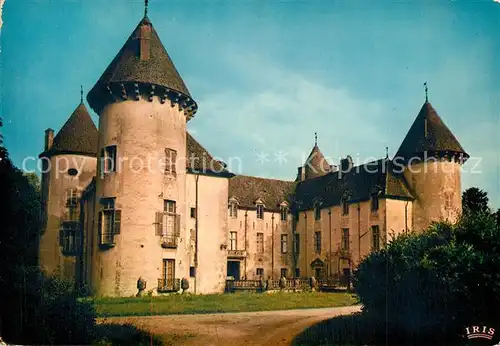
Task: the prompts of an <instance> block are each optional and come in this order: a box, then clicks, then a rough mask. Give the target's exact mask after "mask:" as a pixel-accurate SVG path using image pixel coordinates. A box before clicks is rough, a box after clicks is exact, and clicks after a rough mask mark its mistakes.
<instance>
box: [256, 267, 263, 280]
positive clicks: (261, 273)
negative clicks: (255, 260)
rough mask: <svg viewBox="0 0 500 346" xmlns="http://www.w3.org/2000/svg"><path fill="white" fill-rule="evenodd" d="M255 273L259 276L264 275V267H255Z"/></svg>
mask: <svg viewBox="0 0 500 346" xmlns="http://www.w3.org/2000/svg"><path fill="white" fill-rule="evenodd" d="M256 274H257V276H260V277H261V278H262V277H264V268H257V271H256Z"/></svg>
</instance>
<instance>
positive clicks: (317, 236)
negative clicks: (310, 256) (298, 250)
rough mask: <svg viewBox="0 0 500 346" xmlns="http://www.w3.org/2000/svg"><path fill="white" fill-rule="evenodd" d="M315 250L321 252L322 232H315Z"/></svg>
mask: <svg viewBox="0 0 500 346" xmlns="http://www.w3.org/2000/svg"><path fill="white" fill-rule="evenodd" d="M314 249H315V250H316V252H321V232H314Z"/></svg>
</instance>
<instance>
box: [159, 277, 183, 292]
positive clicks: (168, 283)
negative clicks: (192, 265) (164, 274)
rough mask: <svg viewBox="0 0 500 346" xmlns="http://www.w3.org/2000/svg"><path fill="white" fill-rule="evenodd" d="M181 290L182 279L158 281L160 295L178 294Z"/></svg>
mask: <svg viewBox="0 0 500 346" xmlns="http://www.w3.org/2000/svg"><path fill="white" fill-rule="evenodd" d="M180 289H181V279H165V278H163V279H158V288H157V290H158V293H167V292H177V291H179V290H180Z"/></svg>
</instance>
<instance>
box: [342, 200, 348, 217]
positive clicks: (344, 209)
mask: <svg viewBox="0 0 500 346" xmlns="http://www.w3.org/2000/svg"><path fill="white" fill-rule="evenodd" d="M342 215H349V202H348V200H347V197H343V198H342Z"/></svg>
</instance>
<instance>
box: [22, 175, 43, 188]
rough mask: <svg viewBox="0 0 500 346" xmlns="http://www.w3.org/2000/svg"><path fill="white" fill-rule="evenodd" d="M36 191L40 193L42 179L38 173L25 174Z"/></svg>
mask: <svg viewBox="0 0 500 346" xmlns="http://www.w3.org/2000/svg"><path fill="white" fill-rule="evenodd" d="M23 175H24V176H25V177H26V179H28V182H29V183H30V185H31V186H33V188H34V189H35V191H37V192H40V178H39V177H38V175H36V173H24V174H23Z"/></svg>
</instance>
